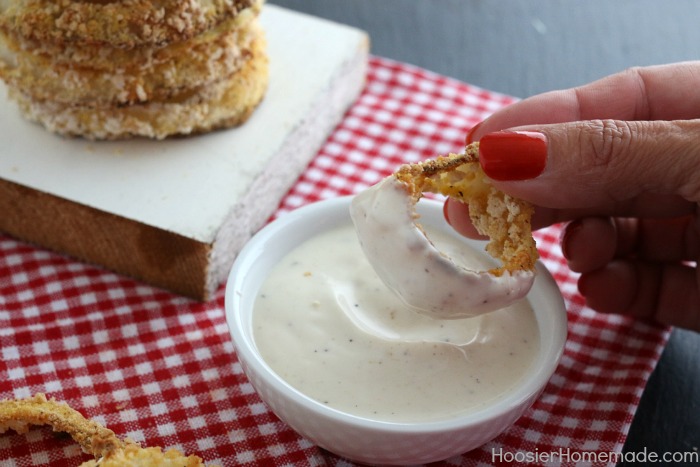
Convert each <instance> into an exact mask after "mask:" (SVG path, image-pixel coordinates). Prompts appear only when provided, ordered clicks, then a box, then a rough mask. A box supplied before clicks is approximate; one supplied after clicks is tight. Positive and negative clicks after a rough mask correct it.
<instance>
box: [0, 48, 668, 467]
mask: <svg viewBox="0 0 700 467" xmlns="http://www.w3.org/2000/svg"><path fill="white" fill-rule="evenodd" d="M511 102H513V99H512V98H510V97H507V96H503V95H499V94H497V93H493V92H489V91H486V90H483V89H479V88H476V87H473V86H470V85H467V84H464V83H461V82H457V81H455V80H451V79H448V78H445V77H442V76H439V75H436V74H433V73H430V72H427V71H425V70H422V69H418V68H415V67H412V66H409V65H406V64H402V63H397V62H393V61H389V60H386V59H382V58H378V57H372V58H371V62H370V67H369V76H368V82H367V87H366V89H365V90H364V92H363V93H362V95H361V96H360V98H359V100H358V101H357V102H356V103H355V104H354V105H353V106H352V108H351V109H350V110H349V111H348V113H347V115H346V116H345V118H344V120H343V122H342V123H341V124H340V125H339V126H338V127H337V128H336V129H335V131H334V132H333V134H332V135H330V137H329V138H328V140H327V142H326V143H325V144H324V146H323V147H322V148H321V150H320V151H319V154H318V155H317V157H316V158H315V159H314V160H313V162H312V163H311V164H310V166H309V168H308V169H307V170H306V172H305V173H304V174H303V176H302V177H301V178H300V179H299V180H298V182H297V183H296V185H295V186H294V187H293V188H292V190H291V191H290V193H289V194H288V195H287V196H286V197H285V198H284V200H283V201H282V203H281V205H280V208H279V211H278V212H277V213H276V216H279V215H284V213H285V212H288V211H290V210H292V209H294V208H296V207H298V206H301V205H304V204H307V203H310V202H313V201H317V200H320V199H323V198H330V197H335V196H341V195H347V194H351V193H355V192H358V191H359V190H361V189H363V188H365V187H367V186H369V185H371V184H373V183H375V182H377V181H379V180H380V179H381V178H382V177H384V176H386V175H388V174H389V173H390V172H391V171H393V170H394V169H395V168H396V167H397V166H398V165H399V164H401V163H403V162H408V161H418V160H421V159H425V158H428V157H432V156H434V155H436V154H438V153H448V152H451V151H452V152H455V151H460V150H461V149H462V148H463V141H464V136H465V134H466V131H467V130H468V129H469V128H471V127H472V126H473V125H474V124H476V123H477V122H479V121H480V120H482V119H483V118H485V117H486V116H488V115H489V114H490V113H492V112H493V111H495V110H497V109H499V108H501V107H503V106H505V105H507V104H509V103H511ZM558 236H559V228H558V227H551V228H549V229H546V230H544V231H541V232H538V233H537V240H538V245H539V248H540V253H541V256H542V260H543V261H544V263H545V264H546V265H547V267H548V268H549V270H550V271H551V272H552V274H553V275H554V277H555V279H556V280H557V282H558V283H559V286H560V287H561V290H562V292H563V294H564V297H565V299H566V305H567V310H568V315H569V339H568V342H567V345H566V350H565V354H564V356H563V358H562V361H561V364H560V366H559V368H558V370H557V372H556V374H555V375H554V377H553V378H552V380H551V382H550V384H549V385H548V386H547V388H546V390H545V392H544V394H543V395H542V396H541V398H540V399H539V400H538V401H537V402H536V404H535V405H534V406H533V407H532V408H531V409H530V410H529V411H527V412H526V413H525V415H524V416H523V417H522V418H521V419H520V420H519V421H518V422H517V424H516V425H515V426H514V427H513V428H512V429H510V430H509V431H507V432H506V433H505V434H503V435H501V436H499V437H498V438H497V439H495V440H494V441H492V442H491V443H489V444H487V445H486V446H484V447H483V448H481V449H477V450H475V451H472V452H470V453H467V454H464V455H463V456H460V457H457V458H454V459H450V460H448V461H445V463H444V464H445V465H464V466H472V465H490V464H492V463H493V462H492V450H493V449H495V450H497V451H500V450H501V448H502V451H500V452H504V453H511V454H513V453H518V452H520V453H524V452H530V453H536V452H539V453H543V452H545V453H546V452H559V450H560V449H568V450H569V451H570V452H573V453H576V452H609V451H620V450H621V449H622V446H623V443H624V440H625V437H626V433H627V430H628V428H629V426H630V423H631V421H632V417H633V415H634V412H635V410H636V408H637V404H638V402H639V398H640V396H641V394H642V391H643V389H644V385H645V382H646V380H647V378H648V377H649V374H650V373H651V371H652V370H653V368H654V365H655V364H656V362H657V360H658V358H659V355H660V353H661V351H662V349H663V346H664V344H665V343H666V340H667V338H668V330H667V329H665V328H661V327H655V326H652V325H648V324H644V323H640V322H635V321H632V320H630V319H628V318H623V317H618V316H607V315H599V314H596V313H594V312H593V311H591V310H590V309H587V308H586V307H585V305H584V302H583V300H582V298H581V297H580V296H579V295H578V293H577V291H576V276H575V275H574V274H572V273H571V272H570V271H569V270H568V269H567V267H566V263H565V261H564V259H563V257H562V255H561V253H560V250H559V246H558ZM0 352H1V355H0V357H1V358H0V398H2V399H4V398H24V397H28V396H30V395H33V394H35V393H37V392H43V393H46V394H47V395H49V396H51V397H55V398H56V399H58V400H62V401H66V402H68V403H69V404H70V405H71V406H72V407H74V408H76V409H78V410H79V411H81V412H82V413H84V414H85V415H87V416H89V417H91V418H94V419H95V420H97V421H99V422H101V423H103V424H105V425H107V426H108V427H109V428H111V429H112V430H113V431H115V432H116V433H117V434H118V435H119V436H121V437H130V438H132V439H134V440H136V441H139V442H142V443H144V444H147V445H149V446H164V447H176V448H178V449H180V450H182V451H184V452H186V453H197V454H199V455H200V456H201V457H203V458H204V460H205V461H206V462H208V463H215V464H220V465H224V466H231V465H260V464H264V465H286V466H288V465H336V466H340V465H344V466H347V465H352V464H351V463H349V462H348V461H346V460H343V459H340V458H337V457H335V456H334V455H332V454H329V453H328V452H325V451H323V450H320V449H318V448H317V447H315V446H314V445H312V444H311V443H310V442H309V441H307V440H305V439H303V438H301V437H300V436H298V435H297V434H296V433H295V432H293V431H292V430H291V429H290V428H289V427H287V426H286V425H285V424H283V423H282V422H280V421H279V420H278V419H277V418H276V417H275V416H274V415H273V414H272V413H271V412H270V411H269V410H268V408H267V407H266V406H265V404H263V403H262V402H261V401H260V399H259V398H258V397H257V395H256V393H255V392H254V390H253V388H252V386H251V385H250V383H249V382H248V381H247V379H246V377H245V375H244V374H243V372H242V370H241V366H240V365H239V363H238V362H237V359H236V355H235V353H234V350H233V345H232V343H231V340H230V336H229V332H228V328H227V324H226V320H225V318H224V293H223V286H222V287H221V289H220V290H219V291H218V293H217V294H216V296H215V297H214V298H213V299H212V300H211V301H209V302H208V303H196V302H193V301H190V300H188V299H185V298H181V297H177V296H174V295H172V294H170V293H167V292H164V291H162V290H159V289H155V288H152V287H149V286H146V285H143V284H140V283H137V282H135V281H132V280H130V279H128V278H125V277H121V276H118V275H115V274H112V273H110V272H106V271H104V270H101V269H98V268H96V267H93V266H90V265H86V264H82V263H80V262H77V261H75V260H72V259H69V258H66V257H63V256H60V255H57V254H54V253H51V252H48V251H45V250H42V249H39V248H36V247H34V246H31V245H28V244H25V243H22V242H18V241H16V240H14V239H12V238H9V237H6V236H0ZM88 458H89V457H87V456H85V455H84V454H82V453H81V452H80V450H79V448H78V447H77V446H75V445H74V444H73V443H72V442H71V440H70V439H67V438H66V437H57V436H56V435H54V434H52V433H51V431H50V430H49V429H46V428H45V429H35V430H32V431H31V432H30V433H29V435H27V436H24V435H16V434H12V433H7V434H5V435H1V436H0V465H3V466H28V465H43V464H47V463H48V464H51V463H55V465H76V464H78V463H79V461H81V460H86V459H88ZM603 464H605V463H603Z"/></svg>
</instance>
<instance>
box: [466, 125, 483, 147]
mask: <svg viewBox="0 0 700 467" xmlns="http://www.w3.org/2000/svg"><path fill="white" fill-rule="evenodd" d="M482 123H484V122H483V121H481V122H479V123H477V124H476V125H474V126H473V127H472V129H471V130H469V132H468V133H467V138H466V140H465V143H467V144H472V143H473V142H474V133H476V130H477V129H478V128H479V127H480V126H481V124H482Z"/></svg>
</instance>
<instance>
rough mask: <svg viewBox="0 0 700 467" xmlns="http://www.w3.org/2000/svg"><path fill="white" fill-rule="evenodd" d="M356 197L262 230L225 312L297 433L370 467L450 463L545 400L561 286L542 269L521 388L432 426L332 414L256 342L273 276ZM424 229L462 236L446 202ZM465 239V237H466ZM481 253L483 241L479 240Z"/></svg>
mask: <svg viewBox="0 0 700 467" xmlns="http://www.w3.org/2000/svg"><path fill="white" fill-rule="evenodd" d="M350 201H351V198H350V197H343V198H336V199H330V200H326V201H321V202H318V203H314V204H311V205H308V206H305V207H302V208H299V209H297V210H295V211H293V212H291V213H289V214H286V215H284V216H282V217H280V218H278V219H277V220H275V221H274V222H272V223H270V224H269V225H268V226H266V227H265V228H263V229H262V230H261V231H260V232H259V233H258V234H256V235H255V236H254V237H253V239H252V240H251V241H250V242H249V243H248V244H247V245H246V246H245V248H244V249H243V250H242V251H241V253H240V254H239V255H238V258H237V259H236V261H235V263H234V265H233V268H232V269H231V273H230V275H229V278H228V283H227V287H226V297H225V303H226V305H225V307H226V319H227V321H228V325H229V329H230V332H231V336H232V338H233V343H234V346H235V349H236V353H237V355H238V359H239V361H240V363H241V365H242V367H243V371H244V372H245V373H246V375H247V376H248V379H249V380H250V382H251V384H252V385H253V387H254V388H255V389H256V391H257V392H258V394H259V395H260V398H261V399H262V400H263V401H265V402H266V403H267V404H268V405H269V407H270V408H271V409H272V411H273V412H274V413H275V414H276V415H277V416H278V417H279V418H280V419H281V420H282V421H284V422H286V423H287V424H288V425H289V426H290V427H292V428H293V429H294V430H296V431H297V432H298V433H300V434H301V435H302V436H304V437H306V438H307V439H308V440H310V441H311V442H313V443H315V444H317V445H318V446H320V447H322V448H324V449H327V450H329V451H331V452H334V453H336V454H338V455H340V456H343V457H346V458H348V459H351V460H354V461H358V462H363V463H369V464H393V465H407V464H420V463H428V462H433V461H438V460H442V459H446V458H448V457H451V456H454V455H458V454H461V453H464V452H467V451H470V450H472V449H475V448H477V447H479V446H481V445H483V444H484V443H486V442H488V441H489V440H491V439H493V438H495V437H496V436H498V435H499V434H500V433H502V432H503V431H505V430H506V429H508V428H509V427H510V426H511V425H512V424H513V423H514V422H515V421H516V420H517V419H518V418H519V417H520V416H521V415H522V414H523V412H524V411H525V410H526V409H528V408H529V407H530V406H531V405H532V403H533V402H534V401H535V400H536V399H537V397H538V396H539V395H540V394H541V392H542V390H543V389H544V387H545V385H546V384H547V382H548V381H549V379H550V377H551V376H552V374H553V372H554V370H555V369H556V367H557V364H558V362H559V358H560V357H561V354H562V351H563V348H564V342H565V340H566V309H565V306H564V301H563V299H562V296H561V293H560V291H559V288H558V287H557V285H556V283H555V281H554V279H553V278H552V276H551V275H550V274H549V272H548V271H547V270H546V269H545V268H544V266H543V265H542V264H538V266H537V268H538V276H537V279H536V281H535V284H534V286H533V288H532V290H531V291H530V294H529V295H528V299H529V300H530V302H531V305H532V307H533V309H534V310H535V315H536V318H537V321H538V324H539V332H540V351H539V354H538V356H537V359H536V361H535V363H534V365H533V369H532V371H531V372H530V373H529V374H528V375H527V376H526V377H525V379H524V380H523V381H522V383H521V384H520V385H519V386H518V388H517V389H516V390H515V391H513V392H512V393H510V394H509V395H507V396H506V397H504V398H501V399H500V400H498V401H497V402H495V403H493V405H491V406H489V407H486V408H484V409H481V410H479V411H476V412H472V413H468V414H465V415H459V416H456V417H454V418H450V419H445V420H441V421H431V422H425V423H391V422H382V421H376V420H368V419H365V418H361V417H358V416H354V415H351V414H347V413H343V412H340V411H338V410H335V409H332V408H330V407H328V406H327V405H324V404H322V403H319V402H317V401H315V400H313V399H311V398H310V397H308V396H306V395H304V394H302V393H301V392H299V391H298V390H296V389H294V388H293V387H292V386H290V385H289V384H288V383H286V382H285V381H284V380H283V379H282V378H280V377H279V376H278V375H277V374H275V373H274V372H273V371H272V369H271V368H270V367H269V366H268V365H267V364H266V363H265V361H264V360H263V358H262V357H261V355H260V353H259V352H258V349H257V347H256V345H255V341H254V339H253V326H252V321H253V305H254V303H255V299H256V297H257V295H258V290H259V289H260V287H261V285H262V284H263V282H264V281H265V279H266V277H267V275H268V274H269V271H270V270H271V269H272V268H273V267H274V266H275V265H276V264H277V263H278V261H279V260H280V259H281V258H282V257H283V256H285V255H286V254H287V253H288V252H289V251H291V250H292V249H294V248H295V247H296V246H297V245H299V244H300V243H302V242H304V241H305V240H307V239H308V238H310V237H312V236H313V235H315V234H318V233H319V232H323V231H325V230H328V229H332V228H334V227H337V226H340V225H344V224H348V223H351V222H352V221H351V219H350V214H349V206H350ZM417 209H418V212H419V214H420V215H421V223H423V224H425V225H432V226H435V227H437V228H440V229H443V230H444V231H445V232H448V233H450V234H453V235H458V234H456V233H455V232H454V231H453V230H452V228H451V227H450V226H449V225H447V223H446V222H445V220H444V217H443V214H442V203H439V202H436V201H430V200H427V199H424V200H422V201H421V202H420V203H418V206H417ZM460 238H461V237H460ZM473 243H474V244H475V246H476V247H477V248H479V249H482V248H483V244H482V243H480V242H473Z"/></svg>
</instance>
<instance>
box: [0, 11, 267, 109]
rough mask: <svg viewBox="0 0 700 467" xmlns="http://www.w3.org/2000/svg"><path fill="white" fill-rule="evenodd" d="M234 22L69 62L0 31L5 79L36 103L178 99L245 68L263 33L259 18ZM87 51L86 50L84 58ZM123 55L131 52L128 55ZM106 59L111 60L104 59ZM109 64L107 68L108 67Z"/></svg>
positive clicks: (0, 70)
mask: <svg viewBox="0 0 700 467" xmlns="http://www.w3.org/2000/svg"><path fill="white" fill-rule="evenodd" d="M249 18H250V19H251V20H252V21H249V22H248V23H245V24H242V25H239V24H238V23H237V21H234V20H230V21H226V22H224V23H222V24H221V25H219V26H218V27H216V28H214V29H212V30H210V31H205V32H204V33H202V34H200V35H198V36H196V37H193V38H192V39H190V40H188V41H184V42H178V43H175V44H171V45H169V46H167V47H163V48H159V49H153V48H141V49H134V50H131V51H129V52H126V51H123V50H121V49H115V48H111V47H107V46H103V47H100V51H101V53H100V52H97V51H91V50H90V48H87V50H89V51H90V52H92V53H90V56H91V57H93V58H94V59H95V60H94V61H92V62H67V61H60V60H57V59H56V57H55V56H53V55H51V54H48V53H46V52H45V51H41V50H36V49H33V50H28V49H24V45H25V44H22V43H18V42H17V41H15V40H13V38H12V37H9V36H3V35H0V47H1V46H3V45H5V53H4V54H2V55H3V56H4V57H5V58H4V61H5V63H6V65H5V66H4V67H0V77H2V78H3V79H4V80H5V81H6V82H7V84H8V85H9V86H12V87H14V88H15V89H17V90H19V91H21V92H22V93H23V94H26V95H27V96H30V97H31V98H32V100H34V101H46V100H50V101H54V102H59V103H62V104H66V105H69V106H82V105H86V106H89V107H110V106H117V105H122V106H123V105H124V104H133V103H138V102H154V101H164V100H167V99H173V98H175V97H177V96H178V95H179V94H181V93H183V92H188V91H189V90H191V89H194V88H201V87H203V86H207V85H210V84H212V83H214V82H215V81H216V80H218V79H220V78H221V77H222V76H229V75H231V74H233V73H235V72H237V71H238V70H240V69H241V68H242V67H243V66H244V65H245V62H246V61H247V60H248V59H249V58H250V54H251V52H250V47H251V43H252V41H253V40H254V39H255V38H256V37H259V36H261V35H263V31H262V29H261V27H260V25H259V24H258V23H257V21H255V20H254V18H252V16H251V17H249ZM87 54H88V52H85V53H84V55H83V56H81V59H84V56H85V55H87ZM124 55H131V58H130V59H128V60H127V59H126V58H125V57H124ZM105 62H107V63H105ZM108 64H109V65H110V66H109V67H107V65H108Z"/></svg>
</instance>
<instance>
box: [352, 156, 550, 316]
mask: <svg viewBox="0 0 700 467" xmlns="http://www.w3.org/2000/svg"><path fill="white" fill-rule="evenodd" d="M425 192H431V193H439V194H442V195H446V196H450V197H452V198H455V199H458V200H460V201H461V202H463V203H466V204H468V205H469V212H470V217H471V219H472V222H473V223H474V226H475V227H476V229H477V231H478V232H479V233H481V234H482V235H488V236H489V238H490V242H489V243H488V245H487V246H486V251H487V252H488V253H489V254H490V255H491V256H492V257H494V258H496V259H498V260H500V261H501V263H502V265H501V266H499V267H495V268H493V269H490V270H486V271H473V270H469V269H467V268H465V267H462V266H460V265H458V264H456V263H455V262H454V261H453V260H452V259H450V258H449V257H447V256H446V255H444V254H443V253H441V252H440V251H439V250H438V249H437V248H436V247H435V246H434V245H433V244H432V243H431V242H430V240H429V239H428V238H427V237H426V235H425V232H424V231H423V229H422V228H421V227H420V225H418V224H416V219H417V217H418V215H417V214H416V211H415V205H416V203H417V202H418V201H419V200H420V198H421V197H422V196H423V193H425ZM532 213H533V208H532V206H531V205H530V204H529V203H526V202H524V201H522V200H519V199H516V198H513V197H511V196H509V195H507V194H505V193H503V192H501V191H499V190H497V189H496V188H495V187H494V186H493V185H492V184H491V183H490V181H489V180H488V178H486V176H485V174H484V173H483V171H482V170H481V166H480V165H479V162H478V143H473V144H471V145H469V146H467V148H466V151H465V153H464V154H450V155H449V156H446V157H438V158H436V159H433V160H428V161H425V162H421V163H417V164H406V165H403V166H402V167H400V168H399V170H398V171H397V172H395V173H394V174H392V175H391V176H389V177H387V178H385V179H384V180H382V181H381V182H380V183H378V184H376V185H374V186H373V187H371V188H370V189H368V190H366V191H365V192H363V193H360V194H359V195H357V196H356V197H355V199H354V200H353V202H352V206H351V216H352V219H353V222H354V224H355V227H356V229H357V232H358V236H359V239H360V243H361V244H362V248H363V250H364V252H365V255H366V256H367V258H368V260H369V262H370V264H371V265H372V267H373V268H374V269H375V271H376V272H377V274H378V275H379V277H380V278H381V279H382V280H383V281H384V283H385V284H386V285H387V286H388V287H389V288H390V289H391V290H392V291H394V293H396V294H397V295H398V296H399V297H400V298H401V299H402V300H403V301H404V302H405V303H406V304H407V305H408V306H410V307H411V308H413V309H415V310H416V311H418V312H420V313H422V314H425V315H428V316H432V317H434V318H439V319H457V318H465V317H469V316H476V315H480V314H483V313H488V312H491V311H495V310H497V309H500V308H503V307H505V306H508V305H510V304H512V303H514V302H515V301H517V300H519V299H521V298H523V297H524V296H525V295H527V293H528V292H529V290H530V288H531V287H532V284H533V282H534V279H535V265H536V262H537V258H538V254H537V248H536V245H535V240H534V239H533V237H532V231H531V225H530V219H531V217H532Z"/></svg>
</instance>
